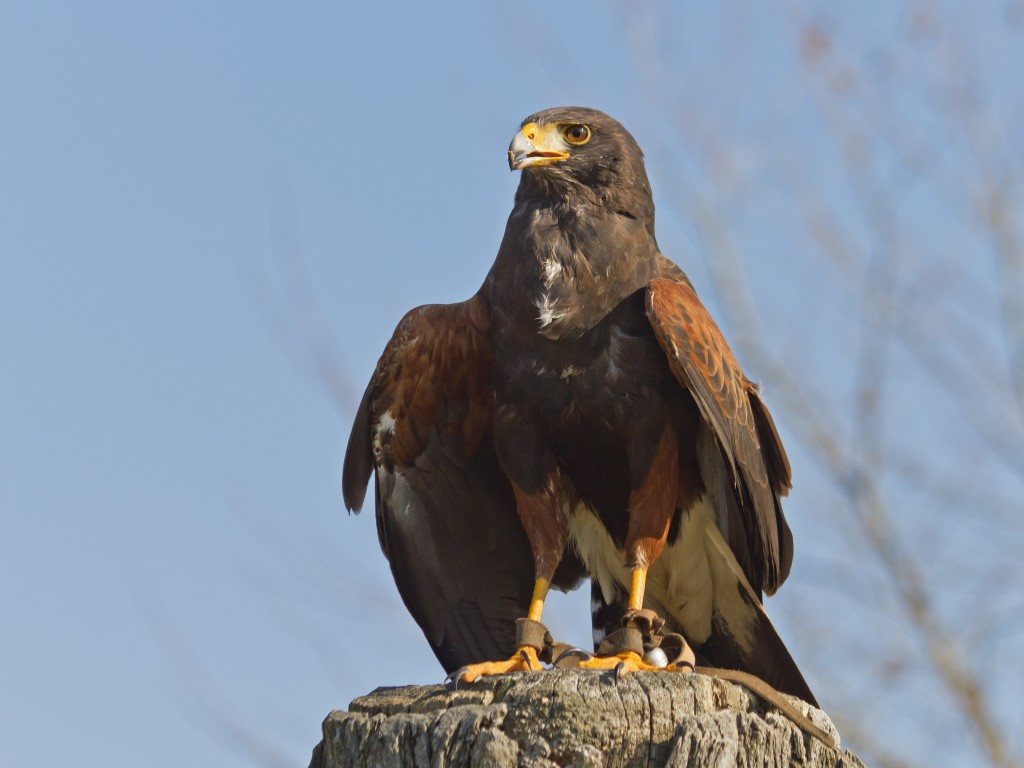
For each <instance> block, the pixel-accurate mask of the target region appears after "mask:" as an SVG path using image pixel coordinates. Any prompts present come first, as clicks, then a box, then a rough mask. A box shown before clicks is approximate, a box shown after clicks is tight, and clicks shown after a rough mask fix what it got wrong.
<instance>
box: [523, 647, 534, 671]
mask: <svg viewBox="0 0 1024 768" xmlns="http://www.w3.org/2000/svg"><path fill="white" fill-rule="evenodd" d="M519 658H520V659H522V660H523V661H524V662H525V663H526V666H528V667H529V668H530V671H531V672H536V671H537V668H536V667H534V666H533V660H532V659H531V658H530V655H529V654H528V653H527V652H526V651H524V650H520V651H519Z"/></svg>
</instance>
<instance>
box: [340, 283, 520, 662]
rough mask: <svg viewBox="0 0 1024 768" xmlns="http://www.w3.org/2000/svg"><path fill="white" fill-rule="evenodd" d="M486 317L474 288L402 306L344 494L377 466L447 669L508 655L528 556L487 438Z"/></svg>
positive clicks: (402, 557) (386, 521)
mask: <svg viewBox="0 0 1024 768" xmlns="http://www.w3.org/2000/svg"><path fill="white" fill-rule="evenodd" d="M490 354H491V351H490V323H489V314H488V308H487V306H486V302H485V301H484V300H483V299H482V298H481V297H480V296H476V297H474V298H472V299H470V300H469V301H466V302H462V303H460V304H451V305H430V306H424V307H419V308H417V309H414V310H412V311H411V312H409V313H408V314H407V315H406V316H405V317H404V318H403V319H402V321H401V322H400V323H399V325H398V327H397V329H396V330H395V333H394V336H393V337H392V339H391V341H390V342H389V343H388V345H387V347H386V348H385V350H384V354H383V355H382V356H381V359H380V362H379V363H378V365H377V368H376V371H375V372H374V375H373V378H372V379H371V381H370V384H369V386H368V387H367V389H366V393H365V394H364V396H363V399H362V402H361V403H360V406H359V410H358V412H357V415H356V418H355V422H354V425H353V429H352V435H351V437H350V439H349V444H348V450H347V452H346V456H345V466H344V473H343V490H344V496H345V504H346V506H347V507H348V508H349V509H350V510H358V509H359V508H360V506H361V505H362V502H363V497H364V495H365V488H366V483H367V481H368V480H369V477H370V474H371V471H373V472H375V473H376V483H375V489H376V516H377V531H378V536H379V539H380V544H381V548H382V549H383V550H384V554H385V555H386V556H387V558H388V561H389V563H390V566H391V571H392V574H393V575H394V577H395V583H396V585H397V586H398V590H399V593H400V594H401V596H402V599H403V601H404V602H405V604H406V606H407V607H408V609H409V611H410V613H412V615H413V617H414V618H415V619H416V622H417V623H418V624H419V625H420V627H421V629H422V630H423V632H424V634H425V635H426V637H427V640H428V642H429V643H430V645H431V648H433V650H434V653H435V655H436V656H437V658H438V660H439V661H440V662H441V665H442V666H443V667H444V668H445V670H446V671H449V672H450V671H452V670H454V669H457V668H458V667H461V666H463V665H465V664H469V663H472V662H478V661H481V660H485V659H496V658H501V657H504V656H507V655H508V654H509V653H510V652H511V651H512V649H513V648H514V646H515V620H516V619H517V618H519V617H521V616H523V615H525V613H526V610H527V608H528V606H529V600H530V595H531V590H532V587H533V559H532V555H531V552H530V546H529V542H528V540H527V538H526V534H525V533H524V532H523V529H522V526H521V525H520V523H519V518H518V515H517V513H516V507H515V499H514V496H513V494H512V490H511V486H510V485H509V483H508V481H507V480H506V479H505V477H504V475H503V474H502V472H501V470H500V468H499V466H498V462H497V459H496V458H495V454H494V450H493V447H492V445H491V442H490V435H489V425H490V419H491V411H492V401H493V387H492V385H491V380H490V376H491V358H490Z"/></svg>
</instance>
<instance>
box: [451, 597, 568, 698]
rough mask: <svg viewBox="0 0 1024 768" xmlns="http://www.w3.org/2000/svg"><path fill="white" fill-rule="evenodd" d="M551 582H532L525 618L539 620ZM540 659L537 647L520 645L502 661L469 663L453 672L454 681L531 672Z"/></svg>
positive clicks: (466, 681) (539, 665)
mask: <svg viewBox="0 0 1024 768" xmlns="http://www.w3.org/2000/svg"><path fill="white" fill-rule="evenodd" d="M550 587H551V582H549V581H548V580H547V579H544V578H538V579H537V580H536V581H535V582H534V584H533V597H532V598H531V600H530V612H529V613H528V614H527V616H526V618H528V619H530V620H532V621H540V617H541V614H542V613H544V599H545V598H546V597H547V595H548V589H549V588H550ZM541 668H542V666H541V663H540V659H538V658H537V649H536V648H534V647H533V646H529V645H521V646H519V647H518V648H516V650H515V653H513V654H512V656H511V657H509V658H508V659H505V660H504V661H484V662H481V663H480V664H470V665H469V666H466V667H463V668H462V669H460V670H458V671H457V672H454V673H453V677H454V678H455V679H456V681H461V682H465V683H472V682H473V681H474V680H476V679H477V678H478V677H483V676H485V675H503V674H505V673H506V672H533V671H536V670H539V669H541Z"/></svg>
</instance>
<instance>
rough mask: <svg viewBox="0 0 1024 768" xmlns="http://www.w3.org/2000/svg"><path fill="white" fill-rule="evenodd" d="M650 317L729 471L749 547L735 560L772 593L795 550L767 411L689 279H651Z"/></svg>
mask: <svg viewBox="0 0 1024 768" xmlns="http://www.w3.org/2000/svg"><path fill="white" fill-rule="evenodd" d="M647 316H648V319H649V320H650V322H651V325H652V326H653V328H654V331H655V336H656V337H657V339H658V343H659V344H660V345H661V347H662V349H663V350H664V352H665V354H666V355H667V357H668V361H669V365H670V367H671V368H672V372H673V374H674V375H675V377H676V379H677V380H678V381H679V382H680V384H682V385H683V386H684V387H686V388H687V389H688V390H689V392H690V394H691V395H692V396H693V398H694V401H695V402H696V403H697V406H698V408H699V409H700V412H701V414H702V415H703V417H704V420H705V421H706V422H707V424H708V426H709V427H710V429H711V430H712V432H713V433H714V435H715V438H716V440H717V443H718V447H719V449H720V450H721V452H722V455H723V456H724V457H725V461H726V463H727V465H728V467H729V470H730V471H731V475H732V482H733V487H734V488H735V491H736V495H737V501H738V503H739V507H740V509H741V510H742V512H741V515H740V517H741V519H742V520H743V523H744V526H745V528H746V531H747V534H748V535H747V536H746V537H745V538H746V540H747V541H748V546H749V547H750V549H751V550H752V551H750V552H737V558H738V560H739V561H740V562H742V563H744V564H745V565H746V567H747V569H748V570H747V577H748V579H749V580H750V582H751V584H752V585H753V586H754V588H755V589H756V590H758V591H760V590H761V589H763V590H764V591H766V592H768V593H769V594H772V593H774V592H775V590H776V589H778V587H779V585H781V584H782V582H783V581H785V579H786V576H787V575H788V574H789V568H790V564H791V562H792V557H793V547H792V535H791V534H790V532H789V527H788V525H787V524H786V519H785V517H784V516H783V514H782V507H781V505H780V504H779V495H780V494H782V493H784V492H785V491H786V490H788V488H789V484H790V477H789V461H788V459H787V458H786V454H785V450H784V449H783V447H782V443H781V442H780V441H779V439H778V433H777V432H776V431H775V425H774V423H773V422H772V420H771V416H770V414H769V413H768V410H767V409H766V408H765V407H764V404H763V403H762V402H761V401H760V398H759V397H758V394H757V386H756V385H755V384H754V383H753V382H751V381H750V380H749V379H748V378H747V377H746V376H744V375H743V372H742V371H741V370H740V367H739V364H738V363H737V362H736V358H735V357H734V356H733V354H732V351H731V350H730V349H729V345H728V344H727V343H726V341H725V337H724V336H723V335H722V332H721V331H720V330H719V328H718V326H717V325H716V324H715V322H714V320H713V319H712V318H711V315H710V314H709V313H708V311H707V309H706V308H705V307H704V305H703V304H701V302H700V299H698V298H697V294H696V293H695V292H694V290H693V287H692V286H691V285H690V284H689V283H688V282H680V281H677V280H671V279H667V278H657V279H655V280H652V281H651V283H650V285H649V286H648V290H647ZM729 542H730V544H731V545H732V546H733V547H734V548H736V547H737V542H738V539H737V537H735V536H732V535H730V536H729Z"/></svg>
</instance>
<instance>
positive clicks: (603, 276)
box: [343, 107, 814, 703]
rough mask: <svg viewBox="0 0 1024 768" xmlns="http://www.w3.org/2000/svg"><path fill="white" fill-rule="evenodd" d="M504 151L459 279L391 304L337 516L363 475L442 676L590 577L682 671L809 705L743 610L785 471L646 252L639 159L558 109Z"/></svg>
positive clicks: (766, 432) (771, 537)
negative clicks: (467, 290)
mask: <svg viewBox="0 0 1024 768" xmlns="http://www.w3.org/2000/svg"><path fill="white" fill-rule="evenodd" d="M508 161H509V165H510V167H511V169H512V170H514V171H521V172H522V175H521V177H520V182H519V187H518V190H517V192H516V195H515V204H514V207H513V209H512V213H511V214H510V216H509V219H508V224H507V226H506V229H505V235H504V239H503V240H502V242H501V246H500V248H499V249H498V255H497V258H496V260H495V262H494V265H493V266H492V267H491V270H490V272H489V273H488V274H487V276H486V278H485V279H484V282H483V285H482V286H481V287H480V290H479V291H478V292H477V293H476V294H475V295H474V296H473V297H472V298H470V299H469V300H467V301H464V302H461V303H457V304H448V305H427V306H422V307H419V308H417V309H414V310H412V311H411V312H409V313H408V314H407V315H406V316H405V317H404V318H403V319H402V321H401V322H400V323H399V325H398V328H397V329H396V330H395V333H394V336H393V337H392V339H391V341H390V342H389V343H388V345H387V347H386V349H385V350H384V354H383V356H382V357H381V359H380V362H379V363H378V365H377V368H376V371H375V372H374V374H373V377H372V378H371V380H370V383H369V386H368V387H367V389H366V393H365V395H364V396H363V399H362V402H361V404H360V406H359V410H358V413H357V416H356V419H355V424H354V427H353V430H352V434H351V437H350V440H349V444H348V450H347V453H346V457H345V467H344V481H343V487H344V496H345V503H346V506H347V507H348V508H349V509H350V510H353V509H355V510H358V509H359V508H360V507H361V505H362V502H363V498H364V494H365V492H366V485H367V482H368V480H369V478H370V475H371V473H372V474H374V475H375V480H376V482H375V489H376V514H377V530H378V535H379V538H380V543H381V546H382V548H383V550H384V553H385V554H386V556H387V558H388V560H389V562H390V565H391V569H392V572H393V574H394V577H395V581H396V583H397V585H398V588H399V592H400V593H401V595H402V598H403V600H404V601H405V604H406V606H407V607H408V608H409V610H410V611H411V613H412V614H413V616H414V618H415V619H416V621H417V622H418V623H419V625H420V626H421V627H422V629H423V631H424V633H425V635H426V637H427V640H428V641H429V643H430V644H431V647H432V648H433V650H434V652H435V654H436V655H437V657H438V659H439V660H440V661H441V664H442V665H443V666H444V667H445V668H446V670H448V671H449V672H451V671H453V670H455V669H458V668H460V667H464V665H467V664H468V665H469V667H468V669H463V670H461V671H460V673H459V674H461V675H463V676H464V677H465V678H466V679H473V678H474V677H476V676H478V675H480V674H495V673H500V672H504V671H508V670H516V669H532V668H537V667H538V664H537V650H536V647H535V645H536V643H534V644H532V645H531V644H527V643H524V642H522V641H521V639H520V645H519V647H518V648H517V647H516V642H517V641H516V628H515V624H516V620H517V619H522V618H524V617H525V618H527V619H529V620H532V621H537V622H539V621H540V619H541V616H542V612H543V608H544V601H545V598H546V596H547V593H548V591H549V589H550V588H551V587H552V586H555V587H557V588H560V589H568V588H572V587H573V586H575V585H576V584H577V583H578V581H579V580H580V578H581V577H582V576H584V575H589V576H590V578H591V579H592V583H593V584H594V585H595V586H594V594H595V595H596V597H597V598H598V600H597V602H598V604H599V606H600V607H602V608H603V609H607V607H608V606H616V605H619V606H621V607H622V609H624V616H623V621H624V623H625V625H626V626H631V625H635V624H636V623H637V622H638V621H639V617H640V615H641V614H642V613H644V612H645V611H644V609H648V610H653V611H655V612H657V614H659V615H660V617H661V618H663V619H664V620H665V621H666V622H667V625H668V627H669V628H671V629H673V630H675V631H678V632H679V633H680V634H682V635H683V636H684V637H685V638H686V640H687V641H688V642H689V644H690V645H691V646H692V648H693V650H694V651H695V652H696V654H697V657H698V658H699V659H700V660H702V661H703V662H705V663H709V664H712V665H714V666H717V667H723V668H729V669H734V670H741V671H744V672H748V673H752V674H754V675H756V676H757V677H760V678H761V679H763V680H764V681H766V682H768V683H769V684H771V685H773V686H775V687H776V688H777V689H779V690H781V691H783V692H785V693H790V694H793V695H796V696H799V697H801V698H803V699H804V700H806V701H808V702H811V703H814V697H813V695H812V694H811V691H810V689H809V688H808V686H807V684H806V682H804V679H803V677H802V676H801V674H800V671H799V669H798V668H797V666H796V664H795V662H794V661H793V659H792V657H791V656H790V654H789V653H788V651H787V650H786V648H785V646H784V645H783V643H782V641H781V639H780V638H779V636H778V634H777V633H776V631H775V629H774V628H773V626H772V624H771V622H770V621H769V619H768V617H767V615H766V614H765V612H764V610H763V608H762V605H761V596H762V593H768V594H772V593H774V592H775V590H776V589H778V587H779V586H780V585H781V584H782V582H783V581H784V580H785V579H786V577H787V575H788V574H789V570H790V563H791V561H792V557H793V543H792V536H791V534H790V530H789V527H788V525H787V524H786V520H785V518H784V517H783V513H782V508H781V506H780V497H781V496H784V495H785V494H786V493H787V491H788V489H789V487H790V467H789V462H788V459H787V457H786V453H785V450H784V449H783V447H782V444H781V442H780V440H779V436H778V433H777V432H776V429H775V425H774V423H773V421H772V417H771V415H770V414H769V412H768V409H767V408H766V407H765V405H764V403H763V402H762V401H761V399H760V397H759V394H758V388H757V386H756V385H755V384H754V383H752V382H751V381H750V380H749V379H748V378H747V377H746V376H745V375H744V374H743V372H742V371H741V370H740V367H739V365H738V364H737V362H736V359H735V357H734V356H733V354H732V352H731V351H730V349H729V346H728V344H727V343H726V341H725V338H724V337H723V336H722V333H721V331H720V330H719V328H718V327H717V325H716V324H715V322H714V321H713V320H712V318H711V316H710V315H709V314H708V311H707V309H705V307H704V306H703V304H701V302H700V300H699V299H698V298H697V294H696V293H695V292H694V289H693V287H692V285H691V284H690V281H689V280H688V279H687V278H686V276H685V274H684V273H683V272H682V270H680V269H679V268H678V267H677V266H675V265H674V264H673V263H672V262H670V261H669V260H668V259H667V258H665V257H664V256H663V255H662V254H661V252H660V250H659V248H658V244H657V241H656V240H655V234H654V203H653V199H652V196H651V188H650V183H649V181H648V178H647V173H646V170H645V168H644V161H643V153H642V152H641V150H640V147H639V146H638V145H637V143H636V141H635V140H634V139H633V137H632V136H631V135H630V134H629V133H628V132H627V131H626V130H625V129H624V128H623V127H622V126H621V125H620V124H619V123H618V122H616V121H615V120H613V119H612V118H610V117H609V116H607V115H605V114H604V113H602V112H599V111H597V110H593V109H587V108H582V107H560V108H555V109H548V110H544V111H542V112H538V113H536V114H534V115H531V116H530V117H528V118H526V120H525V121H523V123H522V125H521V128H520V130H519V131H518V132H517V133H516V134H515V137H514V138H513V139H512V143H511V145H510V147H509V150H508ZM605 613H607V610H605ZM597 629H598V628H597V627H595V632H596V630H597ZM601 629H603V627H602V628H601ZM505 657H509V658H508V659H507V660H504V659H505ZM623 659H625V661H627V662H629V668H630V669H647V668H649V667H648V665H647V664H646V663H645V662H644V661H642V660H641V658H640V657H639V655H637V654H636V653H631V652H630V653H625V654H618V655H617V657H616V658H614V659H611V661H613V662H615V663H616V664H620V663H621V662H622V661H623ZM603 661H607V660H602V659H601V658H600V657H598V658H595V659H591V660H589V661H588V662H583V664H582V665H584V666H585V665H588V664H589V665H593V666H599V667H600V666H602V663H603Z"/></svg>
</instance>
